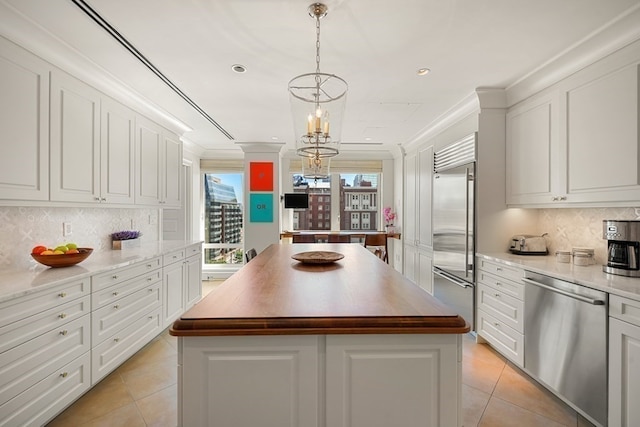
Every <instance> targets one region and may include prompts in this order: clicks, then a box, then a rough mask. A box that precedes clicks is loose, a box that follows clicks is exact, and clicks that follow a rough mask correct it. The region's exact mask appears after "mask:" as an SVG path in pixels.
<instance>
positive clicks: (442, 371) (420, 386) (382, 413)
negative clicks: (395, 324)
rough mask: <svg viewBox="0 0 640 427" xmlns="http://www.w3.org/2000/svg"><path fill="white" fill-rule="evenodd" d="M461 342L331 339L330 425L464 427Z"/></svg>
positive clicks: (449, 338)
mask: <svg viewBox="0 0 640 427" xmlns="http://www.w3.org/2000/svg"><path fill="white" fill-rule="evenodd" d="M459 342H460V336H458V335H419V334H406V335H391V334H390V335H327V352H326V366H327V378H326V390H327V391H326V405H327V408H326V414H327V420H326V425H327V426H332V427H347V426H349V427H389V426H394V427H416V426H422V427H427V426H431V427H439V426H460V425H462V420H461V419H460V417H459V415H460V412H459V408H460V406H461V402H460V401H459V400H458V396H460V393H459V391H458V387H459V384H460V381H461V376H462V375H461V362H460V359H459V355H460V354H461V349H460V348H459V347H458V343H459ZM460 345H461V344H460Z"/></svg>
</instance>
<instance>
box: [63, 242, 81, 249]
mask: <svg viewBox="0 0 640 427" xmlns="http://www.w3.org/2000/svg"><path fill="white" fill-rule="evenodd" d="M65 246H66V247H67V248H69V249H78V245H76V244H75V243H67V244H66V245H65Z"/></svg>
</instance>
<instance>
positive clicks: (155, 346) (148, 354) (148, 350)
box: [117, 336, 178, 373]
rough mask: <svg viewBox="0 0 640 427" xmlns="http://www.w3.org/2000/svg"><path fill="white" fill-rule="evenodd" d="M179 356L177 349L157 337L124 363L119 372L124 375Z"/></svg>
mask: <svg viewBox="0 0 640 427" xmlns="http://www.w3.org/2000/svg"><path fill="white" fill-rule="evenodd" d="M176 354H178V352H177V350H176V348H175V347H172V346H171V345H170V344H169V343H168V342H167V341H166V340H164V339H163V338H162V337H161V336H157V337H156V338H154V339H153V341H151V342H150V343H149V344H147V345H146V346H144V347H143V348H142V349H141V350H140V351H138V352H137V353H136V354H134V355H133V356H131V358H130V359H129V360H127V361H126V362H124V363H123V364H122V365H121V366H120V367H119V368H118V369H117V372H119V373H123V372H126V371H130V370H132V369H136V368H139V367H140V366H142V365H147V364H149V363H155V362H161V361H162V360H164V359H166V358H167V357H171V356H175V355H176Z"/></svg>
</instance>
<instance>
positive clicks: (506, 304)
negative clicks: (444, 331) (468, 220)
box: [476, 258, 525, 367]
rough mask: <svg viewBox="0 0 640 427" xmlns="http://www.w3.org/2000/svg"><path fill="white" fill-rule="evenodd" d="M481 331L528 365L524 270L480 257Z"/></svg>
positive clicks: (478, 297)
mask: <svg viewBox="0 0 640 427" xmlns="http://www.w3.org/2000/svg"><path fill="white" fill-rule="evenodd" d="M477 265H478V272H477V275H476V307H477V325H476V332H477V333H478V335H479V336H480V337H481V338H483V339H485V340H486V341H488V342H489V344H491V346H492V347H494V348H495V349H496V350H498V351H499V352H500V353H502V354H503V355H504V356H505V357H507V358H509V359H510V360H511V361H513V362H515V363H516V364H517V365H518V366H520V367H523V366H524V332H525V331H524V283H522V282H520V281H519V279H521V278H522V277H524V270H522V269H520V268H517V267H513V266H510V265H506V264H501V263H499V262H493V261H488V260H485V259H483V258H478V262H477Z"/></svg>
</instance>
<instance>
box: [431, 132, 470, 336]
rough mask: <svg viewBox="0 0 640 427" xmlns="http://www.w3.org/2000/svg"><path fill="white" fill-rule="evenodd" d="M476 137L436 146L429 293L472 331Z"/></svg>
mask: <svg viewBox="0 0 640 427" xmlns="http://www.w3.org/2000/svg"><path fill="white" fill-rule="evenodd" d="M475 146H476V136H475V135H470V136H468V137H466V138H464V139H462V140H461V141H458V142H456V143H454V144H452V145H449V146H448V147H446V148H445V149H443V150H439V151H437V152H436V153H435V155H434V175H433V208H432V215H433V216H432V222H433V273H434V283H433V291H434V296H435V297H436V298H438V299H439V300H440V301H442V302H443V303H445V304H446V305H447V306H449V307H450V308H451V309H453V310H454V311H456V312H457V313H458V314H459V315H461V316H462V317H463V318H464V319H465V320H466V321H467V323H469V325H471V329H472V330H475V289H474V271H475V267H474V266H475V261H474V259H475V256H474V254H475V238H474V236H475V233H474V224H475V185H474V180H475Z"/></svg>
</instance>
